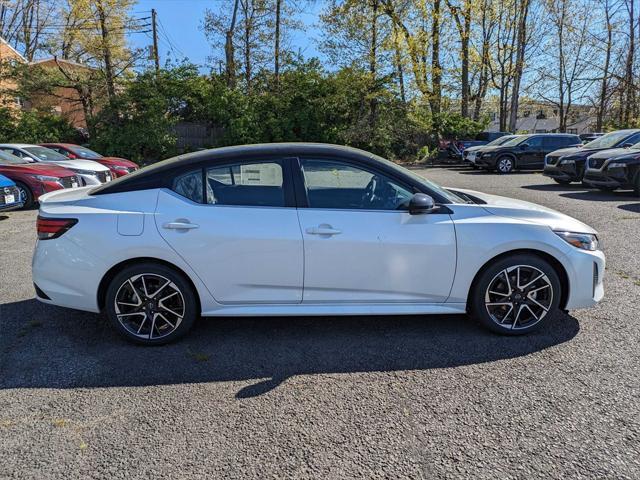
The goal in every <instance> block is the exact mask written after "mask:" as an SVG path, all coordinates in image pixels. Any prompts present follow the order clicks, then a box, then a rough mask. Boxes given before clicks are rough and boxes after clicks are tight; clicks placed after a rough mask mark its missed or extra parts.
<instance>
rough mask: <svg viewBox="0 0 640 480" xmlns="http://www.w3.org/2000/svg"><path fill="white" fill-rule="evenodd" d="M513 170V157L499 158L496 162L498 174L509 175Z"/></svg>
mask: <svg viewBox="0 0 640 480" xmlns="http://www.w3.org/2000/svg"><path fill="white" fill-rule="evenodd" d="M515 168H516V165H515V160H514V159H513V157H500V158H498V160H497V161H496V171H497V172H498V173H500V174H507V173H511V172H513V170H514V169H515Z"/></svg>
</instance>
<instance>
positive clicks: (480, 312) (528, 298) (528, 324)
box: [469, 254, 562, 335]
mask: <svg viewBox="0 0 640 480" xmlns="http://www.w3.org/2000/svg"><path fill="white" fill-rule="evenodd" d="M518 270H519V271H520V280H519V288H518V286H517V285H518V279H517V274H518ZM505 274H507V275H508V277H507V276H505ZM514 277H515V278H514ZM536 277H538V278H537V280H534V279H535V278H536ZM507 280H508V281H509V284H507ZM532 280H533V281H532ZM529 282H531V283H530V284H529V285H527V284H528V283H529ZM509 292H511V293H509ZM561 296H562V287H561V284H560V278H559V277H558V273H557V272H556V271H555V269H554V268H553V267H552V266H551V265H550V264H549V262H547V261H546V260H544V259H542V258H540V257H538V256H536V255H531V254H514V255H510V256H508V257H504V258H502V259H500V260H498V261H497V262H491V263H490V264H489V266H488V267H487V268H485V269H483V270H482V271H481V272H480V273H479V275H478V277H477V278H476V280H475V282H474V285H473V288H472V290H471V293H470V298H469V310H470V313H471V315H472V316H473V318H475V319H476V320H477V321H478V322H480V324H482V325H483V326H484V327H486V328H488V329H489V330H491V331H493V332H496V333H500V334H503V335H524V334H526V333H529V332H533V331H535V330H538V329H540V328H542V327H543V326H544V325H545V324H547V322H548V321H549V319H550V318H553V316H554V314H555V313H557V311H558V305H559V303H560V298H561Z"/></svg>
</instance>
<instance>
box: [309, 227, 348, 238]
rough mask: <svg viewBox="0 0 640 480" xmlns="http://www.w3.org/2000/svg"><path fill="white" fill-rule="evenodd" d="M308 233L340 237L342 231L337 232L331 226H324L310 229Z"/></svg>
mask: <svg viewBox="0 0 640 480" xmlns="http://www.w3.org/2000/svg"><path fill="white" fill-rule="evenodd" d="M306 232H307V233H308V234H309V235H329V236H331V235H338V234H340V233H342V230H337V229H335V228H333V227H332V226H331V225H326V224H322V225H319V226H317V227H309V228H307V230H306Z"/></svg>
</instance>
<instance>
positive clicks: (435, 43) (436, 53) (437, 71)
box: [429, 0, 442, 114]
mask: <svg viewBox="0 0 640 480" xmlns="http://www.w3.org/2000/svg"><path fill="white" fill-rule="evenodd" d="M440 6H441V0H433V19H432V23H431V98H430V102H429V103H430V105H431V112H432V113H434V114H437V113H440V109H441V105H442V66H441V65H440Z"/></svg>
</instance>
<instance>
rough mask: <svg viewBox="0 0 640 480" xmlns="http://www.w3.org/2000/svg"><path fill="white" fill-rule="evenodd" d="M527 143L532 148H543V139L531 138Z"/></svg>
mask: <svg viewBox="0 0 640 480" xmlns="http://www.w3.org/2000/svg"><path fill="white" fill-rule="evenodd" d="M525 143H526V144H527V145H529V146H530V147H532V148H540V147H542V145H543V143H542V137H531V138H528V139H527V140H526V141H525Z"/></svg>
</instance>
